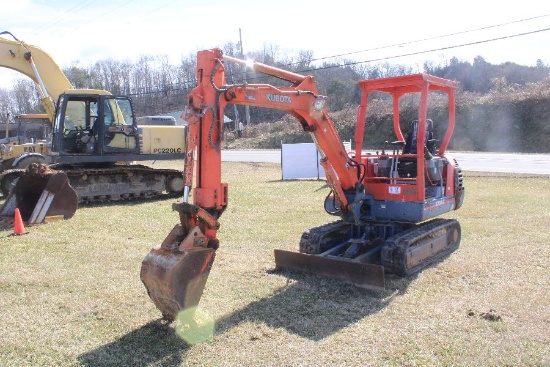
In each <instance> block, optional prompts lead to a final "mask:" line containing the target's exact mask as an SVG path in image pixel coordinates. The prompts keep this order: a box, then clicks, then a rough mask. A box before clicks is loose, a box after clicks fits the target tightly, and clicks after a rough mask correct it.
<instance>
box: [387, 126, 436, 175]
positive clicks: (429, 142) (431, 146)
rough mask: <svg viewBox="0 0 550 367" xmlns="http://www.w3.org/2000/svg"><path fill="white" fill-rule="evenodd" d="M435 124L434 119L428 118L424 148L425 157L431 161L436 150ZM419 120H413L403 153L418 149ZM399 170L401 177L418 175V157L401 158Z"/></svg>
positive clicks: (413, 152) (415, 151)
mask: <svg viewBox="0 0 550 367" xmlns="http://www.w3.org/2000/svg"><path fill="white" fill-rule="evenodd" d="M433 126H434V123H433V121H432V120H430V119H427V120H426V134H425V136H424V144H422V149H423V151H424V158H425V159H426V161H429V160H431V159H432V158H433V156H434V155H435V151H436V147H435V145H436V142H437V140H436V139H434V138H433V135H434V134H433ZM417 134H418V120H413V121H412V123H411V131H410V132H409V134H408V135H407V139H406V140H405V147H404V148H403V154H416V153H417V151H418V142H417ZM397 171H398V173H399V176H400V177H416V175H417V171H416V159H415V158H410V157H403V158H400V159H399V164H398V166H397Z"/></svg>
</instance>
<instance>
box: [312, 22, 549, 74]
mask: <svg viewBox="0 0 550 367" xmlns="http://www.w3.org/2000/svg"><path fill="white" fill-rule="evenodd" d="M547 31H550V28H544V29H538V30H535V31H530V32H524V33H517V34H513V35H509V36H502V37H496V38H491V39H487V40H483V41H475V42H468V43H463V44H460V45H453V46H445V47H439V48H434V49H430V50H424V51H417V52H410V53H405V54H401V55H394V56H385V57H381V58H377V59H371V60H365V61H354V62H347V63H344V64H340V65H333V66H327V67H319V68H313V69H307V70H302V71H301V72H306V71H315V70H323V69H330V68H333V67H343V66H351V65H358V64H364V63H367V62H375V61H382V60H389V59H396V58H399V57H405V56H414V55H420V54H425V53H430V52H435V51H443V50H450V49H453V48H459V47H466V46H473V45H479V44H482V43H487V42H494V41H500V40H503V39H508V38H515V37H521V36H527V35H530V34H535V33H540V32H547Z"/></svg>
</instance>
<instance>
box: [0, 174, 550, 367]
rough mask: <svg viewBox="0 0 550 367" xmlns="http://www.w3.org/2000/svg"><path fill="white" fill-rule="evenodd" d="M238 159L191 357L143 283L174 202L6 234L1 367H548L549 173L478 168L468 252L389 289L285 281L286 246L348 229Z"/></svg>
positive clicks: (469, 207)
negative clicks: (278, 265)
mask: <svg viewBox="0 0 550 367" xmlns="http://www.w3.org/2000/svg"><path fill="white" fill-rule="evenodd" d="M280 177H281V172H280V167H279V166H278V165H275V164H246V163H227V164H225V165H224V180H225V181H226V182H228V183H229V196H230V205H229V207H228V209H227V210H226V212H225V213H224V215H223V216H222V218H221V223H222V227H221V230H220V232H219V237H220V242H221V247H220V249H219V250H218V254H217V258H216V261H215V263H214V267H213V269H212V272H211V274H210V278H209V280H208V284H207V289H206V290H205V293H204V295H203V298H202V300H201V304H200V306H201V311H202V313H204V314H208V315H210V316H211V317H212V318H213V319H214V320H215V322H216V331H215V335H214V337H213V338H212V339H211V340H209V341H206V342H203V343H199V344H196V345H188V344H186V343H185V342H184V341H182V340H181V339H180V338H179V337H178V336H177V335H176V333H175V332H174V327H175V325H174V324H171V325H166V324H163V323H162V322H161V321H160V319H159V318H160V313H159V312H158V310H157V309H156V308H155V306H154V305H153V303H152V302H151V301H150V300H149V298H148V297H147V295H146V292H145V289H144V287H143V285H142V283H141V281H140V279H139V271H140V265H141V260H142V259H143V257H144V256H145V255H146V254H147V252H148V251H149V249H150V248H151V247H153V246H155V245H157V244H159V243H160V242H161V241H162V240H163V239H164V237H165V236H166V235H167V234H168V233H169V231H170V229H171V228H172V227H173V226H174V225H175V224H176V223H177V222H178V216H177V213H175V212H172V211H171V203H172V202H173V201H174V200H161V201H152V202H141V203H134V204H125V205H104V206H87V207H82V208H80V209H79V210H78V211H77V214H76V215H75V217H74V218H73V219H71V220H67V221H57V222H52V223H49V224H46V225H40V226H34V227H27V230H28V231H29V232H30V233H29V234H26V235H23V236H9V235H10V234H11V232H12V230H4V231H0V238H1V241H0V243H1V247H2V251H1V252H0V309H1V312H0V366H6V367H11V366H89V367H92V366H476V367H480V366H549V365H550V357H549V355H550V331H549V330H550V296H549V292H548V289H549V285H550V271H549V259H550V256H549V255H550V246H549V245H550V230H549V227H550V210H548V208H549V207H550V176H540V177H533V176H518V175H516V176H512V175H504V174H502V175H494V174H479V173H473V172H466V181H465V182H466V190H467V191H466V200H465V204H464V206H463V208H461V209H460V210H459V211H457V212H454V213H450V214H448V215H447V217H452V218H457V219H459V221H460V223H461V224H462V234H463V235H462V243H461V246H460V248H459V249H458V250H457V251H456V252H455V253H454V254H452V255H451V256H450V257H448V258H447V259H446V260H444V261H442V262H440V263H438V264H436V265H434V266H432V267H430V268H428V269H425V270H424V271H423V272H421V273H420V274H418V275H417V276H415V277H413V278H409V279H402V278H396V277H389V279H388V281H387V291H386V292H381V293H375V292H370V291H365V290H361V289H358V288H355V287H353V286H350V285H346V284H342V283H340V282H338V281H333V280H327V279H323V278H319V277H314V276H308V275H301V274H295V273H289V272H275V271H273V268H274V260H273V249H275V248H286V249H289V250H295V249H297V247H298V241H299V238H300V236H301V233H302V232H303V231H304V230H305V229H307V228H309V227H312V226H316V225H319V224H322V223H325V222H327V221H329V220H333V219H334V218H333V217H329V216H328V215H327V214H325V213H324V211H323V209H322V203H323V199H324V196H325V195H326V194H327V188H326V187H325V185H324V182H323V181H307V180H306V181H285V182H283V181H281V180H280Z"/></svg>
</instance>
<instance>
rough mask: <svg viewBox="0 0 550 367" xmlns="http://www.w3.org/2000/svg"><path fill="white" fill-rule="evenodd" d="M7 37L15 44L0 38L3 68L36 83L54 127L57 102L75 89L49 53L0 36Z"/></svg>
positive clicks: (2, 33)
mask: <svg viewBox="0 0 550 367" xmlns="http://www.w3.org/2000/svg"><path fill="white" fill-rule="evenodd" d="M5 34H8V35H10V36H12V37H13V38H14V41H12V40H9V39H6V38H4V37H0V67H5V68H9V69H12V70H15V71H18V72H20V73H22V74H24V75H26V76H28V77H29V78H31V79H32V80H33V81H34V83H35V84H36V88H37V90H38V94H39V96H40V102H41V103H42V106H44V109H45V110H46V113H47V115H48V117H49V119H50V122H52V123H53V121H54V113H55V101H57V98H58V97H59V96H60V95H61V94H62V93H63V92H65V91H66V90H69V89H73V86H72V85H71V83H70V82H69V80H68V79H67V77H66V76H65V74H64V73H63V71H62V70H61V68H60V67H59V65H57V63H56V62H55V61H54V60H53V59H52V57H51V56H50V55H49V54H48V53H47V52H45V51H43V50H41V49H40V48H38V47H36V46H31V45H28V44H26V43H25V42H23V41H19V40H18V39H17V38H15V36H13V35H12V34H11V33H10V32H1V33H0V35H5ZM39 70H40V72H39Z"/></svg>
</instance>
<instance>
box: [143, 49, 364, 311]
mask: <svg viewBox="0 0 550 367" xmlns="http://www.w3.org/2000/svg"><path fill="white" fill-rule="evenodd" d="M226 62H233V63H237V64H241V65H245V64H246V63H245V62H244V61H242V60H238V59H235V58H232V57H227V56H224V55H223V53H222V51H221V50H219V49H213V50H206V51H201V52H199V53H198V57H197V81H198V85H197V87H196V88H194V89H193V90H192V91H191V93H190V94H189V96H188V104H187V108H186V110H185V112H184V116H183V118H184V119H185V120H187V122H188V126H189V134H188V141H187V159H186V167H185V170H184V185H185V190H184V198H183V203H179V204H174V205H173V209H174V210H176V211H178V212H179V215H180V223H179V224H178V225H176V227H175V228H174V229H173V230H172V232H171V233H170V234H169V235H168V237H167V238H166V239H165V240H164V242H163V243H162V244H161V245H160V246H157V247H155V248H153V249H152V250H151V252H150V253H149V255H148V256H147V257H146V258H145V259H144V260H143V263H142V268H141V279H142V281H143V283H144V285H145V287H146V289H147V291H148V294H149V295H150V297H151V298H152V300H153V302H154V303H155V305H156V306H157V307H158V308H159V309H160V310H161V312H162V314H163V316H164V317H165V318H167V319H171V320H173V319H175V318H176V316H177V314H178V312H179V311H181V310H184V309H188V308H192V307H196V306H197V304H198V302H199V300H200V297H201V294H202V291H203V288H204V285H205V283H206V279H207V277H208V273H209V271H210V269H211V267H212V263H213V261H214V252H215V250H216V249H217V248H218V245H219V243H218V240H217V238H216V233H217V230H218V229H219V222H218V219H219V217H220V216H221V214H222V213H223V211H224V209H225V208H226V206H227V203H228V199H227V192H228V188H227V184H224V183H222V180H221V146H222V140H223V139H222V138H223V116H224V113H223V111H224V109H225V107H226V106H227V105H228V104H242V105H250V106H257V107H265V108H274V109H279V110H285V111H287V112H288V113H290V114H291V115H292V116H294V117H296V119H297V120H298V121H299V123H300V124H301V126H302V128H303V129H304V131H306V132H308V133H310V134H311V136H312V138H313V141H314V142H315V143H316V145H317V147H318V149H319V151H320V153H321V156H322V158H321V164H322V165H323V168H324V169H325V172H326V176H327V182H328V184H329V185H330V187H331V189H332V190H333V192H334V197H335V199H336V200H337V202H338V205H339V209H340V211H341V215H342V216H343V217H344V218H346V219H347V220H351V221H353V222H356V221H359V220H360V218H359V208H360V206H361V204H362V201H361V199H362V197H363V194H364V188H363V187H362V184H361V181H360V176H361V166H360V165H358V164H357V163H356V162H355V161H353V160H352V159H351V158H350V157H349V156H348V154H347V152H346V150H345V148H344V145H343V143H342V141H341V139H340V137H339V135H338V133H337V131H336V129H335V127H334V123H333V121H332V119H331V118H330V116H329V115H328V113H327V111H326V110H325V97H323V96H321V95H319V93H318V91H317V87H316V84H315V81H314V79H313V77H311V76H303V75H300V74H296V73H292V72H288V71H284V70H281V69H277V68H274V67H271V66H268V65H264V64H261V63H253V64H250V65H249V66H250V67H251V68H252V70H253V71H255V72H259V73H263V74H266V75H270V76H274V77H277V78H279V79H282V80H284V81H286V82H288V83H289V85H286V86H280V87H275V86H272V85H268V84H240V85H229V84H227V82H226V79H225V68H226V64H225V63H226ZM195 159H196V167H195V166H194V164H195V163H194V162H195ZM195 174H196V175H195ZM194 179H195V181H196V185H195V187H194V189H193V203H192V204H191V203H189V202H188V201H189V195H190V191H191V188H192V183H193V182H194Z"/></svg>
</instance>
